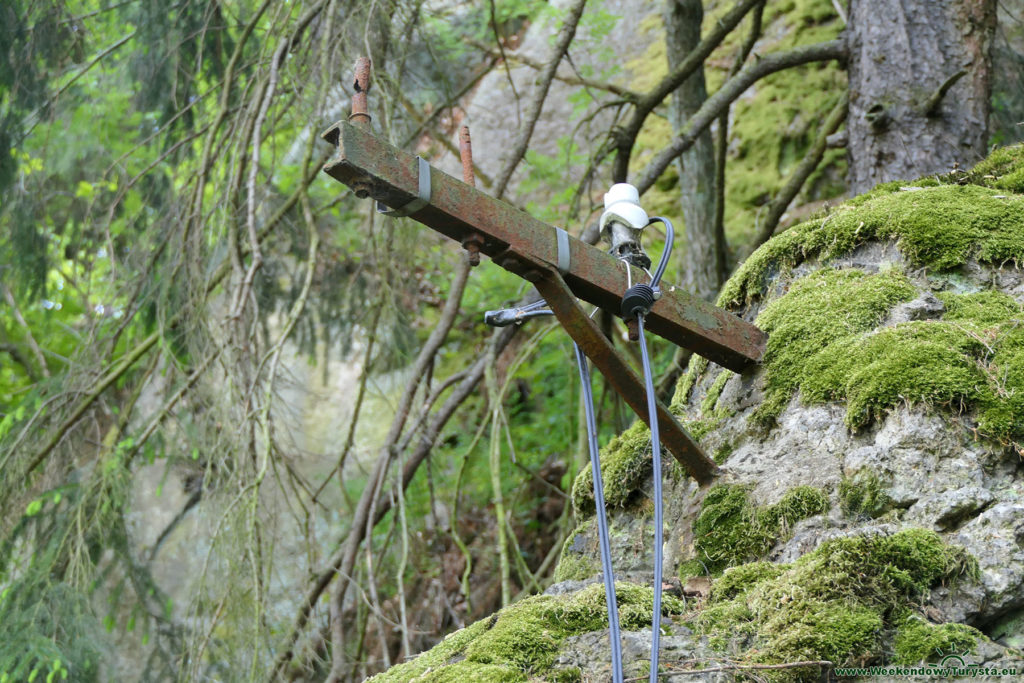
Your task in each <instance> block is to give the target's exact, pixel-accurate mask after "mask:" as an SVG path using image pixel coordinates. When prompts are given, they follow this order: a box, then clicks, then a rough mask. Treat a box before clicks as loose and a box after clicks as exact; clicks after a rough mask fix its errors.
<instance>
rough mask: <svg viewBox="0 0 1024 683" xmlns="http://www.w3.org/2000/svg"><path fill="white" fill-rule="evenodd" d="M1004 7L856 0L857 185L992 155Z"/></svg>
mask: <svg viewBox="0 0 1024 683" xmlns="http://www.w3.org/2000/svg"><path fill="white" fill-rule="evenodd" d="M995 17H996V2H995V0H851V2H850V21H849V29H848V31H849V34H848V41H849V47H850V64H849V73H850V110H849V112H850V113H849V119H848V123H847V128H848V130H849V146H848V149H849V162H850V171H849V185H850V189H851V191H852V192H854V193H860V192H864V191H866V190H868V189H870V188H871V187H872V186H874V185H876V184H877V183H881V182H886V181H889V180H897V179H910V178H916V177H919V176H922V175H927V174H929V173H946V172H949V171H951V170H952V169H953V168H954V167H955V165H957V164H959V165H961V166H965V167H970V166H973V165H974V164H975V162H977V161H978V160H980V159H981V158H982V157H983V156H984V154H985V151H986V145H987V143H988V113H989V93H990V83H989V80H990V78H989V76H990V72H991V59H990V48H991V44H992V38H993V33H994V30H995Z"/></svg>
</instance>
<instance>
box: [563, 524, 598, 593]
mask: <svg viewBox="0 0 1024 683" xmlns="http://www.w3.org/2000/svg"><path fill="white" fill-rule="evenodd" d="M593 526H594V520H593V518H590V519H587V520H584V521H583V522H582V523H581V524H580V525H579V526H578V527H576V528H575V529H574V530H573V532H572V533H571V534H569V537H568V538H566V539H565V543H563V544H562V553H561V555H559V557H558V565H557V566H556V567H555V572H554V579H555V582H556V583H557V582H561V581H580V580H582V579H587V578H590V577H591V576H596V575H597V574H598V573H599V572H600V571H601V565H600V563H599V562H598V561H597V560H595V559H594V554H593V553H591V552H587V548H585V547H584V546H585V543H586V541H585V535H586V533H587V532H588V531H589V530H590V529H591V528H592V527H593Z"/></svg>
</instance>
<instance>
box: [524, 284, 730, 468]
mask: <svg viewBox="0 0 1024 683" xmlns="http://www.w3.org/2000/svg"><path fill="white" fill-rule="evenodd" d="M526 277H527V279H528V280H530V281H531V282H532V283H533V284H534V286H536V287H537V290H538V291H539V292H540V293H541V296H543V297H544V300H545V301H547V304H548V307H549V308H550V309H551V310H552V312H554V314H555V317H556V318H558V322H560V323H561V324H562V327H563V328H565V331H566V332H568V333H569V336H570V337H572V338H573V340H574V341H575V342H576V344H577V345H578V346H579V347H580V349H581V350H582V351H583V353H584V354H586V356H587V358H589V359H590V360H591V362H593V364H594V365H596V366H597V368H598V369H599V370H600V371H601V373H602V374H603V375H604V376H605V377H606V378H607V379H608V382H609V383H610V384H611V385H612V386H613V387H614V388H615V391H616V392H618V394H619V395H620V396H622V398H623V400H624V401H625V402H626V403H627V404H628V405H629V407H630V408H632V409H633V412H635V413H636V414H637V415H638V416H639V417H640V419H642V420H643V421H644V422H645V423H646V424H647V426H648V427H649V426H650V424H651V423H650V414H649V412H648V410H647V393H646V390H645V387H644V383H643V380H641V379H640V377H639V376H638V375H637V374H636V372H635V371H634V370H633V368H631V367H630V366H629V365H628V364H627V363H626V361H625V360H624V359H623V358H622V356H621V355H620V354H619V353H618V352H617V351H616V350H615V348H614V347H613V346H612V344H611V342H610V341H609V340H608V338H607V337H605V336H604V334H603V333H602V332H601V330H600V329H599V328H598V326H597V323H595V322H594V321H593V320H591V319H590V317H589V316H588V315H587V314H586V313H584V312H583V310H582V309H581V308H580V307H579V305H578V304H577V303H576V297H575V296H574V295H573V293H572V292H571V291H570V290H569V287H568V286H567V285H566V283H565V281H564V280H563V279H562V278H561V276H560V275H559V274H558V272H557V271H556V270H554V269H553V268H550V267H545V266H538V267H536V268H534V269H531V270H528V271H527V272H526ZM657 408H658V426H659V428H660V432H661V443H662V444H663V445H664V446H665V448H666V449H667V450H668V452H669V453H671V454H672V456H673V457H674V458H675V459H676V460H678V461H679V464H680V465H682V466H683V467H684V468H686V471H687V472H688V473H689V474H690V476H691V477H693V478H694V479H695V480H697V482H698V483H700V484H702V485H703V484H707V483H709V482H710V481H711V480H712V479H713V478H714V477H715V475H716V474H717V472H718V466H717V465H716V464H715V463H714V461H713V460H711V459H710V458H708V456H707V455H705V454H704V451H702V450H701V448H700V446H698V445H697V443H696V442H695V441H694V440H693V437H692V436H690V434H689V433H688V432H687V431H686V429H685V428H684V427H683V426H682V425H681V424H679V421H678V420H676V418H675V416H674V415H672V413H670V412H669V410H668V408H666V407H665V406H664V405H663V404H662V403H661V402H660V401H659V402H658V406H657Z"/></svg>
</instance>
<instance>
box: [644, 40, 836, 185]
mask: <svg viewBox="0 0 1024 683" xmlns="http://www.w3.org/2000/svg"><path fill="white" fill-rule="evenodd" d="M845 57H846V43H845V41H843V40H842V39H837V40H830V41H827V42H824V43H815V44H814V45H805V46H802V47H798V48H794V49H792V50H787V51H786V52H776V53H774V54H770V55H766V56H764V57H761V58H760V59H758V60H757V61H756V62H754V63H753V64H750V65H749V66H747V67H746V68H744V69H743V70H742V71H740V72H739V73H738V74H736V75H735V76H733V77H732V78H730V79H729V80H728V81H726V82H725V84H724V85H723V86H722V87H721V88H720V89H719V90H718V92H716V93H715V94H714V95H712V96H711V97H709V98H708V99H707V101H706V102H705V103H704V105H703V106H702V107H701V108H700V109H699V110H698V111H697V113H696V114H694V115H693V116H692V117H691V118H690V120H689V121H688V122H687V124H686V129H685V130H684V131H683V132H682V133H681V134H680V135H679V136H677V137H676V138H674V139H673V140H672V142H671V143H670V144H669V145H668V146H667V147H665V148H664V149H663V150H662V151H661V152H659V153H658V155H657V156H655V157H654V159H653V160H651V162H650V163H649V164H648V165H647V167H646V168H645V169H644V170H643V171H641V172H640V174H639V177H637V178H636V179H635V180H634V181H633V184H634V185H636V186H637V188H638V189H639V190H640V192H641V194H642V193H644V192H646V191H647V190H649V189H650V188H651V186H652V185H654V182H655V181H656V180H657V179H658V178H659V177H660V176H661V174H662V173H664V172H665V169H666V168H668V165H669V164H671V163H672V161H673V160H674V159H675V158H676V157H677V156H679V155H680V154H682V153H683V152H684V151H686V150H687V149H689V148H690V146H691V145H693V143H694V141H695V140H696V139H697V136H698V135H700V134H701V132H703V131H704V129H705V128H707V127H708V126H710V125H711V122H712V121H714V120H715V118H716V117H717V116H719V115H720V114H721V113H722V112H723V111H725V108H726V107H727V106H728V105H729V104H731V103H732V102H733V101H735V100H736V98H738V97H739V96H740V95H742V94H743V91H745V90H746V89H747V88H749V87H750V86H751V85H753V84H754V83H756V82H757V81H758V80H760V79H762V78H764V77H765V76H768V75H771V74H773V73H775V72H777V71H783V70H785V69H789V68H792V67H794V66H800V65H801V64H810V63H812V62H824V61H828V60H831V59H839V60H842V59H844V58H845Z"/></svg>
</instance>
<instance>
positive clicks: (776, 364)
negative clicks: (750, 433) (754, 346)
mask: <svg viewBox="0 0 1024 683" xmlns="http://www.w3.org/2000/svg"><path fill="white" fill-rule="evenodd" d="M916 293H917V290H916V289H915V288H914V286H913V284H912V283H911V282H910V281H909V280H908V279H907V277H906V276H905V275H903V274H902V273H900V272H897V271H895V270H893V271H889V272H885V273H878V274H876V275H870V274H868V273H865V272H864V271H861V270H857V269H841V270H837V269H832V268H824V269H822V270H818V271H815V272H814V273H812V274H811V275H808V276H807V277H805V278H803V279H800V280H798V281H797V282H795V283H794V284H793V286H792V288H791V289H790V291H789V292H788V293H787V294H785V295H784V296H782V297H780V298H778V299H776V300H775V301H772V302H771V303H770V304H769V305H768V306H767V307H766V308H765V309H764V311H762V312H761V315H760V316H759V317H758V319H757V324H758V325H759V326H760V327H761V329H763V330H764V331H765V332H767V333H768V334H769V337H768V346H767V349H766V350H765V354H764V361H763V363H764V366H765V386H766V390H765V399H764V401H763V402H762V404H761V406H760V407H759V408H758V409H757V411H756V412H755V414H754V419H755V420H756V421H757V422H760V423H762V424H764V425H770V424H772V423H773V422H774V421H775V419H776V418H777V417H778V415H779V413H781V412H782V409H783V408H784V407H785V406H786V404H787V403H788V402H789V399H790V397H791V396H792V395H793V392H794V390H796V389H798V388H800V387H802V386H803V385H804V384H806V383H808V381H810V380H811V379H812V378H813V377H814V375H813V374H812V372H811V370H809V363H808V360H809V359H812V358H814V357H815V356H816V355H817V354H820V353H822V352H823V351H824V350H826V349H828V348H830V347H832V346H837V345H841V344H843V343H844V342H847V341H848V340H851V339H855V338H859V337H857V335H858V334H860V333H864V332H867V331H869V330H872V329H874V328H875V327H876V326H877V325H878V324H879V323H880V322H881V321H882V320H884V319H885V317H886V316H887V315H888V313H889V311H890V310H891V309H892V307H893V306H895V305H896V304H897V303H899V302H901V301H909V300H910V299H912V298H914V296H915V295H916ZM817 372H820V370H817Z"/></svg>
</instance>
